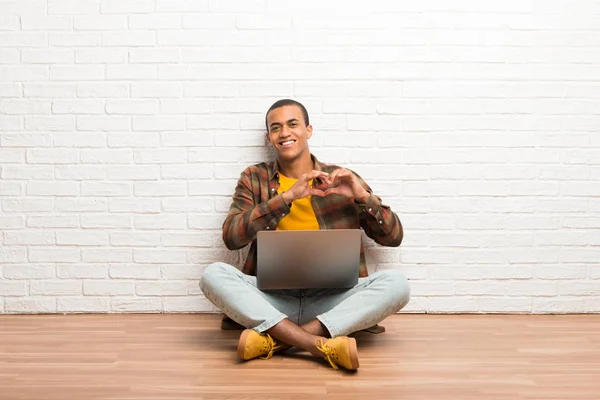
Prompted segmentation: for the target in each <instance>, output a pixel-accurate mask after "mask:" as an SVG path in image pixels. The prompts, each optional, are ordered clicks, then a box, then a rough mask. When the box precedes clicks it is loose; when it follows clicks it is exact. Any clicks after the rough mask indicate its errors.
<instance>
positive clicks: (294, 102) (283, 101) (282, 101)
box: [265, 99, 310, 132]
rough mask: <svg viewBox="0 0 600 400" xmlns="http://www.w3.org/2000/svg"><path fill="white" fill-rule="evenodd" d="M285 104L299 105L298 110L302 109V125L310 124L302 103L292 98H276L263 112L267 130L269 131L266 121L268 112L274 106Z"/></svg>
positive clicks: (274, 107)
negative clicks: (264, 112) (265, 111)
mask: <svg viewBox="0 0 600 400" xmlns="http://www.w3.org/2000/svg"><path fill="white" fill-rule="evenodd" d="M285 106H297V107H300V110H301V111H302V117H304V125H305V126H308V125H309V124H310V122H309V120H308V111H306V107H304V106H303V105H302V103H300V102H298V101H296V100H292V99H281V100H277V101H276V102H275V103H273V105H272V106H271V107H269V109H268V110H267V113H266V114H265V126H266V127H267V132H269V126H268V123H267V117H268V116H269V113H270V112H271V111H273V110H275V109H276V108H280V107H285Z"/></svg>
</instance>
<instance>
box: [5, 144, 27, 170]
mask: <svg viewBox="0 0 600 400" xmlns="http://www.w3.org/2000/svg"><path fill="white" fill-rule="evenodd" d="M0 140H1V139H0ZM0 159H1V160H2V163H3V164H4V165H5V166H6V164H8V163H24V162H25V149H6V148H0Z"/></svg>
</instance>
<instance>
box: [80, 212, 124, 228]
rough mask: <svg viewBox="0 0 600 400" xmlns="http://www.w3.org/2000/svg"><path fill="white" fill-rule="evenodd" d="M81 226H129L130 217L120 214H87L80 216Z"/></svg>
mask: <svg viewBox="0 0 600 400" xmlns="http://www.w3.org/2000/svg"><path fill="white" fill-rule="evenodd" d="M81 227H82V228H101V229H102V228H130V227H131V220H130V218H127V217H123V216H122V215H111V214H87V215H82V216H81Z"/></svg>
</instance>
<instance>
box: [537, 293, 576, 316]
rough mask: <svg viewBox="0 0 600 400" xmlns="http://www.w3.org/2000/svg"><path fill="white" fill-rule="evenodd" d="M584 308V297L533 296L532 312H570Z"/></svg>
mask: <svg viewBox="0 0 600 400" xmlns="http://www.w3.org/2000/svg"><path fill="white" fill-rule="evenodd" d="M584 309H585V298H578V297H566V296H561V297H550V298H534V299H533V310H532V311H533V313H534V314H572V313H576V312H581V310H584Z"/></svg>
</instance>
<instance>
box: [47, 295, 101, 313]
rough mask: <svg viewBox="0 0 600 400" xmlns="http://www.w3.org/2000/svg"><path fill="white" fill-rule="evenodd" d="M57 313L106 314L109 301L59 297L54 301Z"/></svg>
mask: <svg viewBox="0 0 600 400" xmlns="http://www.w3.org/2000/svg"><path fill="white" fill-rule="evenodd" d="M56 302H57V310H58V312H65V313H67V312H68V313H72V312H81V313H92V312H99V313H102V312H106V310H108V307H109V299H107V298H105V297H72V298H69V297H64V298H62V297H59V298H57V299H56Z"/></svg>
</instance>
